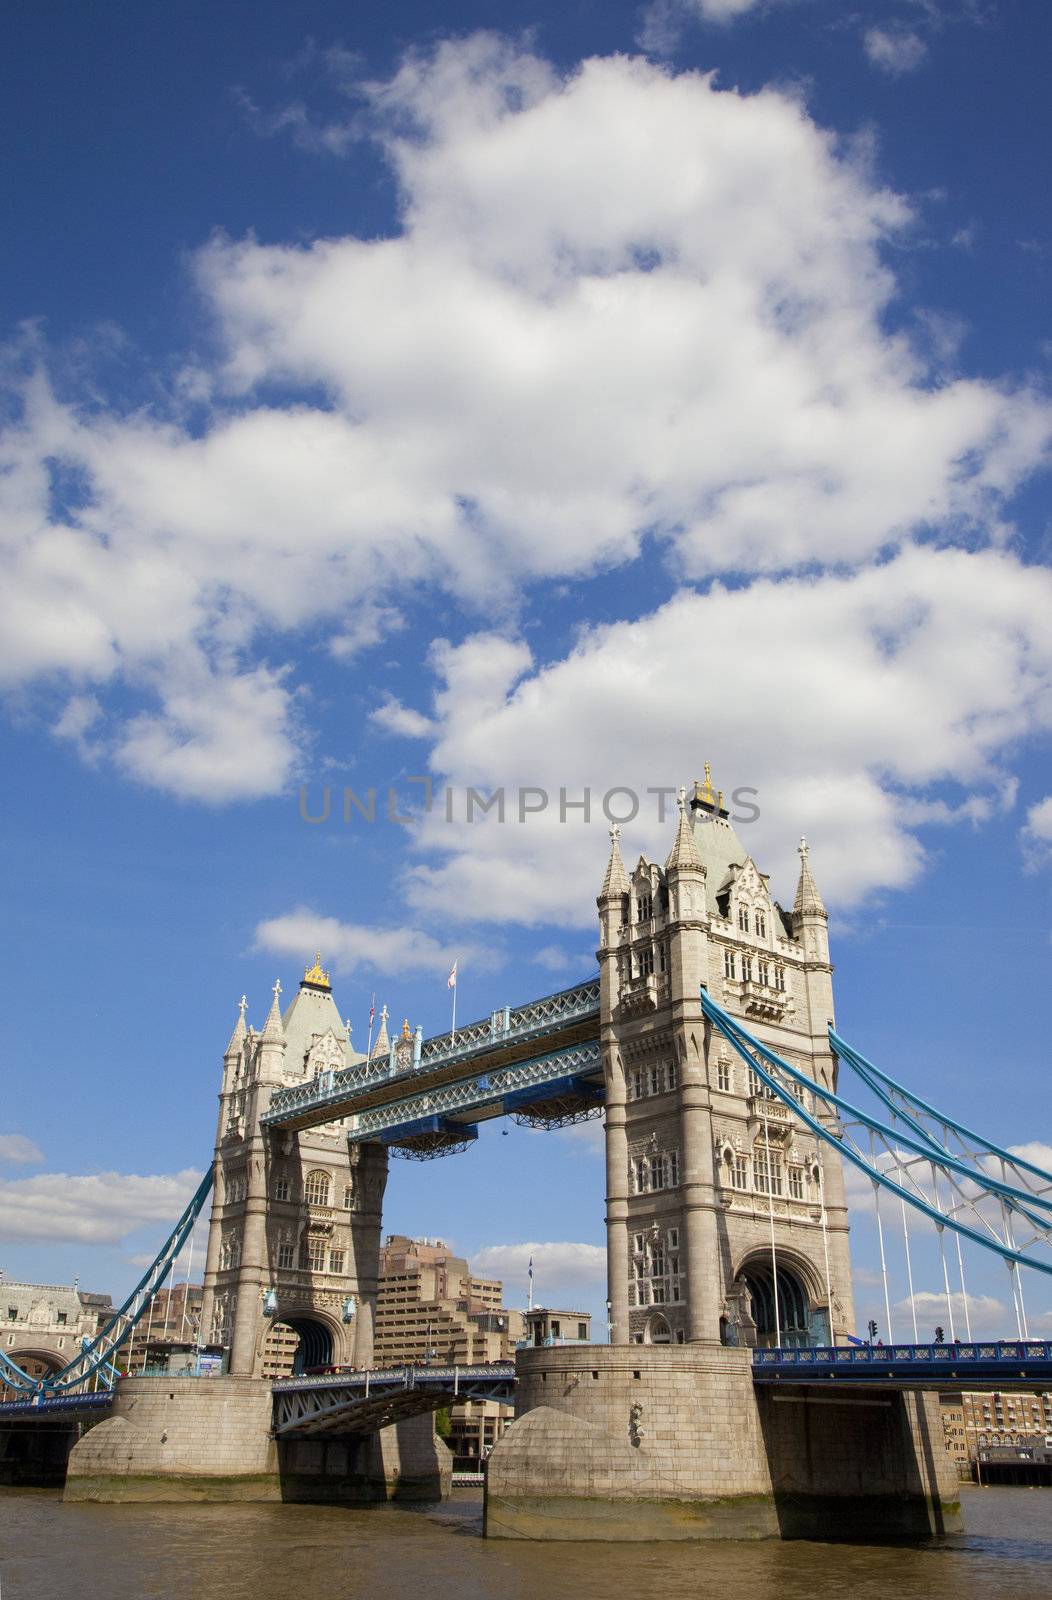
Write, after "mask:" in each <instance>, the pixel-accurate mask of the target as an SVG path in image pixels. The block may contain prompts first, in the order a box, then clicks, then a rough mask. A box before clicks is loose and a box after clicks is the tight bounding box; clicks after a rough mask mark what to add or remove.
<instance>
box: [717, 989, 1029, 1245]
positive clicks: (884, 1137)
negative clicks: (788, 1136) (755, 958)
mask: <svg viewBox="0 0 1052 1600" xmlns="http://www.w3.org/2000/svg"><path fill="white" fill-rule="evenodd" d="M701 1004H702V1010H703V1012H704V1014H705V1016H706V1017H707V1018H708V1020H709V1021H710V1022H711V1023H712V1024H713V1025H714V1027H716V1028H717V1029H718V1030H719V1032H720V1033H721V1034H722V1035H723V1037H724V1038H725V1039H726V1040H727V1041H728V1043H729V1044H730V1045H731V1046H732V1047H733V1048H734V1050H735V1051H736V1052H737V1054H738V1055H739V1056H740V1057H741V1059H742V1060H743V1061H744V1062H745V1063H746V1064H747V1065H748V1066H749V1067H750V1068H751V1070H752V1071H753V1072H754V1073H755V1074H756V1077H757V1078H758V1079H759V1081H760V1083H761V1084H762V1086H763V1088H764V1090H765V1091H766V1092H768V1093H770V1094H771V1095H773V1096H774V1097H776V1098H777V1099H778V1100H780V1101H781V1102H782V1103H783V1104H784V1105H786V1106H788V1108H789V1110H790V1111H791V1112H792V1113H793V1115H794V1116H796V1117H797V1118H799V1120H800V1121H801V1122H802V1123H803V1124H804V1126H805V1127H807V1128H809V1129H810V1130H811V1132H812V1133H815V1134H817V1135H818V1137H819V1138H820V1139H821V1140H822V1141H823V1143H825V1144H829V1145H832V1146H833V1147H834V1149H836V1150H837V1151H839V1153H840V1155H841V1156H842V1157H843V1158H844V1159H845V1160H847V1161H850V1162H851V1163H852V1164H853V1165H854V1166H856V1167H857V1168H858V1169H859V1171H861V1172H864V1173H865V1175H866V1177H867V1178H869V1179H870V1180H871V1181H872V1182H874V1183H876V1184H879V1185H880V1186H881V1187H882V1188H884V1189H887V1190H890V1192H891V1193H892V1194H895V1195H897V1196H898V1197H899V1199H901V1200H904V1201H905V1202H906V1204H907V1205H909V1206H911V1207H912V1208H913V1209H914V1210H915V1211H920V1212H922V1213H923V1214H924V1215H925V1216H927V1217H928V1218H930V1220H931V1221H933V1222H934V1223H935V1224H936V1226H937V1227H940V1228H941V1227H946V1228H950V1229H952V1230H953V1231H954V1232H955V1233H957V1234H959V1235H960V1236H961V1237H962V1238H966V1239H970V1240H971V1241H972V1242H973V1244H978V1245H981V1246H982V1247H983V1249H984V1250H991V1251H993V1252H995V1253H996V1254H997V1255H999V1256H1000V1257H1001V1258H1002V1260H1004V1261H1014V1262H1015V1263H1016V1264H1017V1265H1020V1266H1027V1267H1032V1268H1033V1269H1034V1270H1035V1272H1043V1273H1047V1274H1049V1275H1052V1258H1050V1259H1042V1258H1041V1257H1039V1256H1036V1255H1034V1254H1033V1248H1032V1247H1033V1246H1039V1247H1041V1248H1045V1249H1050V1248H1052V1224H1050V1225H1047V1226H1046V1225H1045V1224H1044V1223H1042V1224H1041V1225H1040V1226H1039V1227H1036V1228H1035V1229H1034V1232H1033V1237H1032V1238H1031V1239H1030V1240H1027V1241H1025V1242H1026V1243H1027V1245H1028V1248H1027V1249H1026V1250H1023V1249H1020V1248H1018V1243H1017V1242H1011V1243H1010V1242H1009V1241H1010V1240H1011V1239H1012V1235H1011V1233H1010V1232H1009V1231H1008V1228H1007V1225H1006V1232H1005V1237H1001V1235H1000V1234H999V1233H998V1232H997V1230H996V1227H995V1225H994V1224H993V1223H991V1221H990V1220H989V1218H988V1217H987V1216H985V1215H984V1214H983V1212H982V1209H981V1204H982V1202H983V1201H984V1200H991V1199H992V1200H993V1201H994V1202H995V1203H996V1205H997V1206H998V1207H999V1208H1000V1214H1001V1216H1002V1217H1003V1216H1004V1214H1005V1212H1006V1211H1007V1212H1008V1213H1009V1214H1010V1215H1015V1216H1020V1215H1026V1216H1027V1219H1028V1221H1031V1222H1032V1221H1033V1219H1032V1218H1030V1216H1029V1213H1023V1212H1022V1211H1021V1208H1020V1207H1019V1206H1018V1204H1017V1203H1016V1191H1015V1190H1014V1189H1013V1188H1012V1186H1011V1185H1008V1184H1004V1183H1000V1182H998V1180H997V1179H996V1178H992V1177H990V1175H989V1174H988V1173H985V1172H983V1171H982V1170H981V1169H980V1168H976V1167H974V1166H970V1165H968V1164H966V1163H965V1162H963V1161H960V1160H958V1159H957V1158H955V1157H953V1156H951V1155H948V1154H947V1153H946V1151H945V1150H942V1149H940V1148H939V1147H938V1146H936V1145H935V1144H934V1143H933V1142H932V1141H931V1140H928V1139H924V1140H922V1139H918V1138H915V1137H913V1136H912V1135H910V1134H909V1133H906V1132H904V1131H903V1130H902V1129H896V1128H890V1127H888V1126H887V1124H885V1123H883V1122H881V1121H880V1120H879V1119H878V1118H876V1117H873V1116H871V1115H870V1114H869V1113H868V1112H865V1111H861V1110H859V1108H858V1107H857V1106H854V1105H852V1104H851V1103H850V1102H849V1101H847V1100H845V1099H843V1098H842V1097H841V1096H839V1095H836V1094H834V1093H833V1091H832V1090H831V1089H827V1088H825V1087H824V1086H823V1085H822V1084H820V1083H818V1082H816V1081H815V1080H814V1079H813V1078H809V1077H808V1076H807V1075H806V1074H805V1073H803V1072H799V1071H798V1070H797V1069H796V1068H795V1067H793V1066H790V1064H789V1063H788V1062H787V1061H784V1060H783V1059H782V1057H781V1056H779V1055H778V1054H777V1053H776V1052H775V1051H774V1050H772V1049H770V1047H769V1046H768V1045H765V1044H764V1043H763V1042H762V1041H761V1040H759V1039H757V1038H755V1037H754V1036H753V1035H752V1034H751V1033H749V1032H748V1031H747V1029H745V1028H743V1027H742V1026H741V1024H740V1023H739V1022H737V1021H735V1019H734V1018H733V1017H732V1016H730V1015H729V1014H728V1013H727V1012H726V1011H724V1010H723V1008H722V1006H719V1005H717V1004H716V1002H715V1001H714V1000H713V999H712V998H711V996H710V995H709V994H708V993H707V992H706V991H705V990H704V989H702V991H701ZM765 1062H766V1063H767V1064H766V1065H764V1063H765ZM784 1080H788V1083H789V1084H792V1085H794V1086H796V1087H797V1089H798V1090H799V1092H800V1094H802V1095H804V1096H806V1095H811V1096H813V1097H814V1099H815V1101H816V1102H819V1103H821V1104H822V1105H824V1106H825V1108H826V1109H827V1110H828V1111H829V1112H830V1114H831V1118H830V1120H831V1124H832V1126H831V1127H829V1126H826V1124H825V1123H824V1122H822V1121H821V1120H820V1119H819V1118H818V1117H816V1116H814V1115H813V1114H812V1113H811V1112H810V1111H808V1110H807V1108H806V1106H805V1105H804V1104H803V1103H802V1101H801V1099H800V1098H799V1097H798V1095H797V1094H795V1093H794V1092H793V1089H792V1088H790V1087H787V1084H786V1081H784ZM854 1126H858V1127H861V1128H863V1129H865V1130H866V1132H867V1133H868V1134H869V1135H870V1136H872V1138H873V1140H874V1142H878V1143H879V1144H880V1146H881V1158H882V1159H883V1160H885V1161H886V1162H887V1163H888V1165H886V1166H881V1165H880V1163H879V1162H878V1161H876V1160H874V1159H873V1157H872V1155H867V1154H866V1152H865V1151H864V1150H862V1149H861V1148H860V1147H858V1146H857V1145H856V1144H855V1143H854V1142H853V1133H852V1129H853V1127H854ZM917 1158H919V1159H920V1161H921V1162H922V1163H924V1164H926V1165H927V1166H929V1167H931V1168H932V1169H933V1170H934V1169H936V1168H937V1169H938V1170H939V1171H940V1172H941V1173H942V1174H943V1175H944V1176H946V1177H948V1178H949V1179H950V1180H951V1181H952V1182H953V1183H954V1185H955V1193H956V1195H957V1199H956V1200H955V1203H954V1204H953V1205H952V1206H949V1207H944V1206H942V1205H941V1204H939V1203H936V1204H935V1205H932V1204H931V1201H930V1200H929V1198H928V1197H927V1196H926V1195H925V1194H924V1192H923V1189H922V1188H921V1186H920V1184H919V1183H918V1180H917V1178H916V1176H915V1174H914V1173H913V1171H912V1166H913V1164H914V1163H915V1162H916V1161H917ZM893 1171H894V1172H897V1173H898V1174H899V1176H900V1177H902V1178H903V1179H904V1180H906V1181H904V1182H898V1181H896V1179H895V1178H893V1177H892V1176H891V1173H892V1172H893ZM907 1182H908V1183H912V1184H913V1187H912V1188H910V1187H907V1186H906V1185H907ZM966 1185H967V1186H970V1187H971V1190H972V1192H971V1193H966V1191H965V1186H966ZM935 1198H936V1200H937V1201H938V1193H937V1189H936V1195H935ZM1028 1202H1029V1203H1030V1204H1038V1205H1040V1204H1042V1203H1043V1202H1042V1201H1041V1200H1040V1198H1039V1197H1036V1196H1030V1197H1028ZM959 1211H967V1212H970V1213H971V1214H972V1216H973V1218H974V1219H975V1220H976V1221H977V1222H978V1223H979V1224H980V1226H978V1227H976V1226H971V1225H970V1224H969V1223H965V1222H962V1221H961V1220H960V1217H959V1215H958V1212H959ZM984 1228H985V1230H986V1231H985V1232H984V1231H982V1229H984Z"/></svg>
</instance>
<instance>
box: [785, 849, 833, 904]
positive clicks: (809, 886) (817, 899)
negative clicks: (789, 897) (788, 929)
mask: <svg viewBox="0 0 1052 1600" xmlns="http://www.w3.org/2000/svg"><path fill="white" fill-rule="evenodd" d="M796 849H797V853H798V855H799V857H800V878H799V881H798V882H797V885H796V899H795V900H794V901H793V916H794V918H795V919H796V920H799V919H800V918H801V917H823V918H827V917H828V912H827V911H826V908H825V905H824V903H823V901H822V896H821V895H820V894H819V892H818V885H817V883H816V882H815V880H814V878H813V877H812V876H811V863H810V862H809V860H808V856H809V854H810V847H809V845H808V843H807V840H806V839H801V840H800V843H799V844H798V845H797V847H796Z"/></svg>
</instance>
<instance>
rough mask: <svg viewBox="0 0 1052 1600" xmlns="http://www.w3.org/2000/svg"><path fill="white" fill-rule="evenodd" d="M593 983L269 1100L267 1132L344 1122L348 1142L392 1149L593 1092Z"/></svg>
mask: <svg viewBox="0 0 1052 1600" xmlns="http://www.w3.org/2000/svg"><path fill="white" fill-rule="evenodd" d="M598 1039H599V979H598V978H593V979H590V980H589V981H588V982H587V983H580V984H577V985H575V987H574V988H572V989H563V990H560V991H559V993H557V994H552V995H546V996H545V997H544V998H543V999H541V1000H532V1001H530V1003H529V1004H528V1005H524V1006H519V1007H518V1008H512V1007H509V1006H505V1007H504V1008H503V1009H502V1010H500V1011H494V1012H493V1013H492V1015H491V1016H489V1017H487V1018H485V1019H484V1020H482V1021H479V1022H469V1023H468V1024H467V1025H466V1026H464V1027H458V1028H457V1030H456V1033H455V1035H454V1034H452V1033H442V1034H436V1035H435V1036H434V1037H433V1038H430V1039H424V1040H422V1041H418V1040H415V1041H413V1055H412V1060H411V1061H410V1062H405V1061H404V1060H402V1059H401V1058H400V1057H399V1055H398V1051H397V1048H394V1049H392V1051H391V1053H390V1056H389V1057H387V1058H385V1059H383V1060H373V1061H370V1062H363V1063H362V1064H361V1065H360V1066H356V1067H344V1068H341V1069H340V1070H339V1071H330V1072H322V1073H319V1074H318V1076H317V1077H316V1078H314V1079H312V1080H311V1082H309V1083H303V1084H292V1085H289V1086H288V1087H286V1088H282V1089H278V1090H276V1091H275V1093H274V1095H273V1096H272V1098H271V1102H270V1107H269V1109H268V1111H267V1113H266V1115H265V1116H264V1117H263V1118H262V1122H263V1125H264V1126H265V1127H269V1128H282V1129H288V1130H298V1129H302V1128H313V1127H317V1126H319V1125H320V1124H323V1123H326V1122H333V1121H335V1120H336V1119H337V1118H346V1120H347V1135H348V1138H349V1139H350V1140H351V1141H352V1142H357V1141H361V1140H364V1139H375V1140H379V1141H380V1142H383V1143H388V1144H393V1143H397V1142H399V1141H400V1140H405V1139H408V1140H412V1139H413V1138H415V1137H417V1136H419V1135H422V1134H427V1133H435V1132H440V1131H445V1132H449V1133H452V1134H455V1133H458V1132H459V1133H460V1135H461V1137H463V1138H471V1137H472V1136H473V1132H474V1129H473V1124H474V1123H475V1122H477V1121H479V1120H481V1119H483V1118H487V1117H494V1116H501V1115H504V1114H505V1113H506V1112H508V1111H514V1110H517V1109H520V1108H523V1107H525V1106H527V1105H528V1104H532V1103H535V1102H538V1101H539V1100H542V1099H545V1098H546V1099H548V1100H554V1099H557V1098H558V1096H559V1094H560V1092H562V1093H564V1094H565V1093H566V1092H567V1091H568V1090H569V1089H572V1088H574V1087H576V1086H577V1085H578V1084H579V1083H588V1084H593V1085H601V1083H602V1064H601V1061H600V1058H599V1046H598Z"/></svg>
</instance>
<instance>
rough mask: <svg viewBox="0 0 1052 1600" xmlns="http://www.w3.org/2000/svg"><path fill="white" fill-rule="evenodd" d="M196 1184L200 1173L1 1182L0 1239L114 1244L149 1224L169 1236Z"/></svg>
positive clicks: (51, 1175)
mask: <svg viewBox="0 0 1052 1600" xmlns="http://www.w3.org/2000/svg"><path fill="white" fill-rule="evenodd" d="M200 1182H201V1173H200V1172H194V1171H193V1170H191V1169H186V1170H185V1171H183V1172H176V1173H172V1174H170V1175H161V1176H157V1177H139V1176H136V1175H135V1174H131V1173H123V1172H100V1173H95V1174H93V1175H92V1176H90V1177H78V1176H73V1175H70V1174H67V1173H63V1172H42V1173H39V1174H38V1175H37V1176H36V1177H33V1178H15V1179H9V1180H8V1179H0V1239H3V1240H14V1239H37V1240H42V1241H44V1242H46V1243H48V1244H116V1243H118V1242H119V1241H120V1240H122V1239H124V1238H126V1237H127V1236H128V1235H129V1234H131V1233H133V1232H134V1231H135V1230H136V1229H137V1228H140V1227H143V1226H144V1225H147V1224H164V1227H165V1232H168V1231H169V1230H170V1229H171V1228H172V1227H174V1225H175V1223H176V1221H177V1220H178V1218H179V1215H180V1213H181V1212H182V1210H183V1209H184V1207H185V1206H186V1203H187V1201H188V1200H189V1198H190V1196H191V1195H192V1194H193V1192H194V1190H195V1189H196V1188H197V1186H198V1184H199V1183H200ZM151 1259H152V1257H151Z"/></svg>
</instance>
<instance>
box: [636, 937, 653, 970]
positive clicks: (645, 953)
mask: <svg viewBox="0 0 1052 1600" xmlns="http://www.w3.org/2000/svg"><path fill="white" fill-rule="evenodd" d="M653 971H654V947H653V945H649V944H648V945H644V947H643V949H642V950H641V951H640V952H639V976H640V977H641V978H649V977H650V976H651V974H652V973H653Z"/></svg>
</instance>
